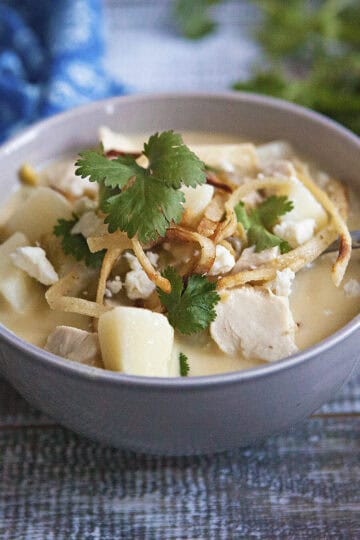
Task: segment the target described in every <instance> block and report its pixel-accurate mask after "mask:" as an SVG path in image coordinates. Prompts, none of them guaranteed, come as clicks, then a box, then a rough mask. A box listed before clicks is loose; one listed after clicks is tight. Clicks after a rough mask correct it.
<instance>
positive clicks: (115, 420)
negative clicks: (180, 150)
mask: <svg viewBox="0 0 360 540" xmlns="http://www.w3.org/2000/svg"><path fill="white" fill-rule="evenodd" d="M100 124H106V125H108V126H110V127H111V128H113V129H117V130H120V131H124V132H133V133H134V132H154V131H156V130H164V129H169V128H174V129H176V130H180V131H183V130H197V131H211V132H219V133H230V134H234V135H243V136H245V137H248V138H250V139H255V140H263V141H266V140H271V139H279V138H281V139H286V140H289V141H290V142H291V143H293V144H294V146H295V147H296V148H297V149H299V150H300V151H301V152H303V153H304V154H305V155H306V156H308V157H310V158H312V159H314V160H315V161H316V162H317V163H318V164H319V165H320V166H323V167H324V168H325V169H326V170H328V171H330V172H331V173H333V174H335V175H337V176H338V177H340V178H341V179H343V180H344V181H345V182H348V183H349V184H350V185H353V186H354V185H355V184H356V182H359V177H358V174H359V173H358V170H359V151H360V144H359V140H358V139H357V138H356V137H355V135H352V134H351V133H350V132H348V131H347V130H345V129H343V128H342V127H340V126H338V125H337V124H335V123H334V122H331V121H330V120H327V119H326V118H324V117H322V116H320V115H318V114H315V113H312V112H310V111H308V110H306V109H303V108H301V107H297V106H294V105H291V104H289V103H286V102H283V101H279V100H275V99H270V98H265V97H260V96H254V95H247V94H240V93H236V94H235V93H225V94H220V95H209V94H195V95H193V94H191V95H190V94H187V95H153V96H135V97H125V98H124V97H122V98H114V99H109V100H106V101H103V102H97V103H93V104H91V105H88V106H85V107H82V108H79V109H75V110H73V111H70V112H68V113H65V114H62V115H60V116H57V117H55V118H52V119H50V120H47V121H45V122H41V123H39V124H37V125H35V126H34V127H32V128H30V129H29V130H27V131H25V132H24V133H22V134H21V135H19V136H18V137H16V138H14V139H13V140H12V141H10V142H8V143H7V144H6V145H4V146H3V147H2V148H1V149H0V164H1V171H2V174H1V180H0V182H1V197H0V198H1V199H2V201H3V200H4V199H5V197H6V196H7V195H8V194H9V192H10V190H11V188H12V187H13V186H14V184H15V182H16V172H17V170H18V167H19V165H20V164H21V163H22V162H23V161H24V159H28V160H30V161H31V162H32V163H34V164H35V165H40V164H42V163H45V162H47V161H49V160H51V159H54V158H56V157H58V156H59V155H61V154H64V153H67V152H69V151H71V152H74V151H76V150H78V149H79V148H82V147H86V146H89V145H93V144H94V142H95V140H96V133H97V128H98V126H99V125H100ZM357 185H359V184H357ZM0 202H1V201H0ZM359 336H360V316H358V317H356V318H355V319H354V320H353V321H351V322H350V323H349V324H347V325H346V326H345V327H343V328H342V329H341V330H339V331H338V332H336V333H335V334H333V335H332V336H331V337H329V338H328V339H325V340H323V341H322V342H320V343H319V344H318V345H316V346H314V347H311V348H309V349H307V350H305V351H303V352H300V353H299V354H296V355H293V356H291V357H289V358H287V359H284V360H281V361H279V362H275V363H272V364H269V365H266V366H263V367H258V368H256V369H251V370H247V371H242V372H236V373H228V374H223V375H213V376H206V377H194V378H189V379H184V378H182V379H160V378H145V377H135V376H127V375H123V374H118V373H113V372H108V371H103V370H99V369H96V368H90V367H87V366H82V365H79V364H76V363H74V362H71V361H68V360H64V359H61V358H59V357H57V356H55V355H52V354H50V353H47V352H45V351H43V350H42V349H39V348H37V347H34V346H32V345H30V344H28V343H26V342H25V341H23V340H21V339H20V338H18V337H17V336H16V335H14V334H13V333H12V332H10V331H9V330H7V329H6V328H4V327H0V340H1V347H0V351H1V356H0V370H1V373H2V374H3V375H4V376H5V377H6V378H7V379H8V380H9V381H10V383H11V384H12V385H13V386H14V387H15V388H16V389H17V390H18V391H19V392H20V393H21V394H22V395H23V396H24V397H25V399H27V400H28V402H29V403H30V404H31V405H33V406H34V407H36V408H38V409H40V410H42V411H43V412H44V413H46V414H47V415H49V416H51V417H53V418H54V419H55V420H57V421H58V422H60V423H61V424H63V425H64V426H66V427H68V428H70V429H72V430H74V431H77V432H78V433H81V434H83V435H85V436H87V437H90V438H91V439H95V440H98V441H101V442H102V443H106V444H110V445H113V446H117V447H124V448H129V449H132V450H137V451H142V452H151V453H158V454H174V455H175V454H177V455H179V454H194V453H210V452H216V451H220V450H225V449H230V448H234V447H237V446H240V445H246V444H249V443H251V442H253V441H255V440H257V439H260V438H263V437H266V436H268V435H270V434H272V433H274V432H278V431H281V430H284V429H286V428H288V427H289V426H291V425H292V424H294V423H296V422H298V421H299V420H301V419H303V418H304V417H306V416H307V415H309V414H310V413H311V412H313V411H314V410H316V409H317V408H318V407H320V405H321V404H322V403H324V402H325V401H327V400H328V399H329V398H330V397H331V396H332V395H333V394H335V392H336V391H337V390H338V389H339V388H340V387H341V386H342V385H343V384H344V382H345V381H346V380H347V379H348V378H349V377H350V376H351V374H352V373H353V372H354V371H355V370H356V369H357V367H358V364H359V354H358V344H359Z"/></svg>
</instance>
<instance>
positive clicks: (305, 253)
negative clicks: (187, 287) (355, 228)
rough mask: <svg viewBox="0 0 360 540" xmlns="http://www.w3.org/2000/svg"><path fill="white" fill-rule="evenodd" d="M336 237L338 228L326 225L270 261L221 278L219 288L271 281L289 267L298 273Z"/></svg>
mask: <svg viewBox="0 0 360 540" xmlns="http://www.w3.org/2000/svg"><path fill="white" fill-rule="evenodd" d="M336 237H337V233H336V230H335V229H334V228H332V227H331V226H329V227H326V228H325V229H323V230H322V231H320V232H318V233H317V234H316V235H315V236H314V237H313V238H311V240H309V241H308V242H306V244H303V245H301V246H299V247H297V248H295V249H293V250H291V251H289V252H288V253H285V254H283V255H280V256H279V257H278V258H277V259H274V260H273V261H271V262H269V263H265V264H262V265H261V266H259V267H258V268H255V269H254V270H243V271H241V272H238V273H237V274H233V275H229V276H225V277H223V278H221V279H220V280H219V281H218V283H217V288H218V289H219V290H221V289H231V288H233V287H239V286H241V285H245V283H249V282H259V281H270V280H272V279H275V277H276V272H277V271H278V270H284V269H285V268H289V269H290V270H292V271H293V272H295V273H296V272H298V271H299V270H301V268H303V267H304V266H306V265H307V264H309V263H311V262H313V261H314V260H315V259H317V258H318V257H319V255H321V253H322V252H323V251H325V249H326V248H327V247H329V246H330V244H332V243H333V242H334V240H335V239H336Z"/></svg>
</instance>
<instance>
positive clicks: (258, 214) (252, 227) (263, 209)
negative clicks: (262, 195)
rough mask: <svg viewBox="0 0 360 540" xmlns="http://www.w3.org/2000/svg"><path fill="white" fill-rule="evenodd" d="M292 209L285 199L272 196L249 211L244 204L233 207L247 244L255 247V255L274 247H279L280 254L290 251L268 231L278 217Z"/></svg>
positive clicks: (288, 247) (284, 241)
mask: <svg viewBox="0 0 360 540" xmlns="http://www.w3.org/2000/svg"><path fill="white" fill-rule="evenodd" d="M293 207H294V205H293V203H292V201H290V200H289V199H288V198H287V197H285V196H282V197H278V196H276V195H272V196H271V197H268V198H267V199H265V201H263V202H262V203H261V204H259V206H257V207H256V208H251V209H250V210H246V208H245V205H244V203H243V202H241V201H240V202H239V203H238V204H237V205H236V207H235V214H236V217H237V220H238V222H239V223H241V224H242V226H243V227H244V229H245V231H246V232H247V237H248V241H249V244H250V245H254V246H255V251H256V252H257V253H258V252H259V251H263V250H264V249H269V248H272V247H275V246H279V248H280V252H281V253H286V252H288V251H290V249H291V247H290V245H289V244H288V242H286V240H283V239H282V238H279V237H278V236H276V235H275V234H273V233H272V232H271V231H270V229H272V228H273V227H274V225H276V223H277V221H278V219H279V217H280V216H283V215H284V214H286V213H287V212H290V211H291V210H292V209H293Z"/></svg>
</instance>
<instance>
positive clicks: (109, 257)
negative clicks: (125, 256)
mask: <svg viewBox="0 0 360 540" xmlns="http://www.w3.org/2000/svg"><path fill="white" fill-rule="evenodd" d="M123 251H124V250H123V248H113V249H108V250H107V252H106V254H105V257H104V260H103V263H102V266H101V272H100V277H99V281H98V287H97V292H96V302H97V303H98V304H101V305H103V303H104V296H105V289H106V282H107V280H108V277H109V276H110V273H111V270H112V268H113V266H114V264H115V263H116V261H117V260H118V258H119V257H120V255H121V254H122V252H123Z"/></svg>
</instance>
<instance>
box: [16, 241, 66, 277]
mask: <svg viewBox="0 0 360 540" xmlns="http://www.w3.org/2000/svg"><path fill="white" fill-rule="evenodd" d="M10 257H11V260H12V262H13V264H14V265H15V266H16V267H17V268H20V269H21V270H24V272H26V273H27V274H28V275H29V276H31V277H32V278H34V279H36V280H37V281H40V283H42V284H43V285H53V284H54V283H56V282H57V281H59V276H58V275H57V273H56V271H55V269H54V267H53V265H52V264H51V262H50V261H49V260H48V259H47V257H46V253H45V251H44V250H43V249H42V248H41V247H31V246H25V247H18V248H17V249H16V250H15V251H14V252H13V253H11V254H10Z"/></svg>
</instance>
